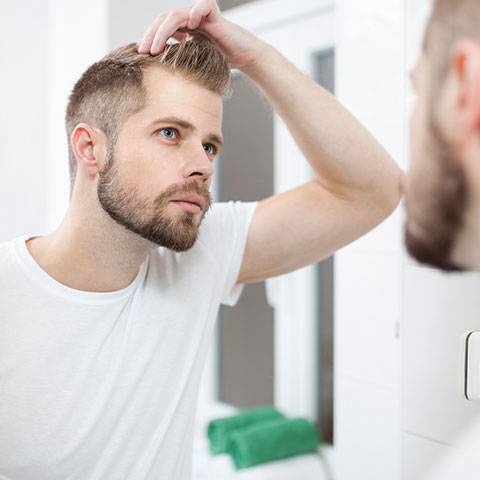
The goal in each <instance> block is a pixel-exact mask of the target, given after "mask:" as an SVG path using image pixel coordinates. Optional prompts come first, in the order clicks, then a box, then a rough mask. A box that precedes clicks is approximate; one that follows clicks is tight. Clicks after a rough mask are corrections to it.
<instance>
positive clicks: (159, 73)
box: [143, 68, 222, 125]
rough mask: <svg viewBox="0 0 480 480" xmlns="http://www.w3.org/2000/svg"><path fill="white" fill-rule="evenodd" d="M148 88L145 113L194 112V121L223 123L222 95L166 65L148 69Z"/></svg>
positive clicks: (192, 119) (192, 114)
mask: <svg viewBox="0 0 480 480" xmlns="http://www.w3.org/2000/svg"><path fill="white" fill-rule="evenodd" d="M143 81H144V86H145V88H146V91H147V102H146V107H145V109H144V110H145V113H147V114H152V115H159V114H161V115H162V116H165V114H176V115H180V114H183V115H187V116H193V118H191V121H192V122H193V121H194V120H197V121H206V122H208V123H216V124H218V125H221V120H222V98H221V96H220V95H219V94H217V93H215V92H212V91H210V90H208V89H207V88H205V87H202V86H200V85H198V84H196V83H194V82H192V81H190V80H187V79H186V78H185V77H183V76H182V75H181V74H178V73H171V72H169V71H166V70H165V69H162V68H150V69H148V70H146V71H145V73H144V79H143Z"/></svg>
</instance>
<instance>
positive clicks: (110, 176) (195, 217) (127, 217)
mask: <svg viewBox="0 0 480 480" xmlns="http://www.w3.org/2000/svg"><path fill="white" fill-rule="evenodd" d="M115 165H116V163H115V162H114V157H113V154H112V153H110V154H109V157H108V159H107V163H106V167H105V169H104V170H103V172H102V173H100V174H99V178H98V185H97V195H98V200H99V202H100V205H101V206H102V207H103V209H104V210H105V211H106V212H107V213H108V215H110V217H111V218H112V219H113V220H115V221H116V222H117V223H119V224H120V225H123V226H124V227H125V228H127V229H128V230H130V231H132V232H134V233H136V234H138V235H140V236H141V237H143V238H145V239H146V240H149V241H150V242H153V243H155V244H157V245H159V246H162V247H166V248H169V249H171V250H174V251H175V252H183V251H185V250H188V249H189V248H191V247H192V246H193V245H194V243H195V241H196V240H197V237H198V229H199V226H200V223H201V222H202V220H203V218H204V217H205V214H206V212H207V210H208V209H209V208H210V205H211V203H212V198H211V195H210V192H209V191H208V188H207V186H206V185H204V184H203V183H199V182H197V181H190V182H189V183H186V184H184V185H182V186H180V185H177V184H176V185H172V186H170V187H169V188H167V189H166V190H164V191H163V192H162V193H160V194H159V195H158V196H157V197H156V198H155V199H154V200H149V199H147V198H145V197H142V196H141V195H140V194H139V193H138V191H137V190H136V189H135V188H134V187H127V186H125V185H122V184H121V183H120V179H119V176H118V172H117V169H116V166H115ZM188 194H195V195H200V196H202V197H203V198H204V200H205V206H204V208H203V210H202V211H201V212H199V213H191V212H186V211H182V212H180V213H176V212H175V214H172V213H170V214H169V213H168V212H167V209H168V208H169V207H168V204H169V201H170V200H175V199H179V198H183V197H185V196H186V195H188Z"/></svg>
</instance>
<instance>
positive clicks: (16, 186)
mask: <svg viewBox="0 0 480 480" xmlns="http://www.w3.org/2000/svg"><path fill="white" fill-rule="evenodd" d="M47 4H48V2H47V1H46V0H25V1H23V2H17V1H16V0H5V1H2V2H1V3H0V42H1V44H2V49H1V52H0V62H1V65H2V77H1V88H0V106H1V109H2V115H0V144H1V153H0V243H2V242H5V241H7V240H9V239H10V238H12V237H14V236H18V235H23V234H26V233H30V232H38V231H42V230H43V229H44V228H45V220H46V215H47V213H46V209H45V205H46V197H47V187H46V179H47V174H46V169H45V162H46V159H47V155H46V148H47V138H46V128H45V122H44V116H45V112H46V110H47V107H48V103H47V100H46V95H45V92H46V89H47V67H46V64H47V60H48V51H47V49H46V48H45V45H46V43H47V32H48V25H49V22H48V9H47V8H46V7H47Z"/></svg>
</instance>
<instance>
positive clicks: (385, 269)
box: [334, 0, 405, 480]
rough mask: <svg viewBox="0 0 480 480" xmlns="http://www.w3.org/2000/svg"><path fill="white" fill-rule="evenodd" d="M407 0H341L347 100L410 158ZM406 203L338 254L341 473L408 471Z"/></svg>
mask: <svg viewBox="0 0 480 480" xmlns="http://www.w3.org/2000/svg"><path fill="white" fill-rule="evenodd" d="M404 15H405V13H404V5H403V1H402V0H381V1H379V0H365V1H362V2H358V1H356V0H339V1H338V2H337V24H338V25H337V65H336V78H337V83H336V92H337V97H338V98H339V100H340V101H341V102H342V103H343V104H344V105H345V106H346V107H347V108H348V109H349V110H350V111H351V112H352V113H353V114H354V115H355V116H356V117H357V118H358V119H359V120H360V121H361V122H362V123H363V124H364V125H365V126H366V127H367V128H368V129H369V130H370V132H371V133H372V134H373V135H374V136H375V137H376V138H377V139H378V140H379V141H380V143H381V144H382V145H383V146H384V147H385V148H386V149H387V151H388V152H389V153H390V154H391V155H392V157H393V158H394V159H395V160H396V161H397V163H398V164H399V165H400V166H401V167H405V123H404V109H405V107H404V98H405V71H404V35H403V32H404ZM401 224H402V212H401V209H400V208H399V209H397V211H396V212H395V213H394V214H393V215H392V216H391V217H390V218H389V219H388V220H387V221H386V222H384V223H383V224H381V225H380V226H379V227H378V228H376V229H375V230H373V231H372V232H371V233H369V234H368V235H366V236H365V237H363V238H361V239H360V240H358V241H357V242H355V243H353V244H351V245H350V246H348V247H346V248H344V249H342V250H341V251H339V252H338V253H336V255H335V265H336V268H335V425H334V436H335V440H334V448H335V462H336V463H335V473H336V476H335V479H336V480H349V479H352V478H362V479H363V478H365V479H366V478H368V479H369V480H386V479H388V480H400V478H401V477H400V470H401V461H402V457H401V435H400V431H401V414H400V412H401V409H400V406H401V373H400V372H401V370H400V369H401V340H400V335H401V321H402V309H403V305H402V302H403V296H402V268H403V261H404V260H403V258H404V257H403V250H402V243H401Z"/></svg>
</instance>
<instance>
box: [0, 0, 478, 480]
mask: <svg viewBox="0 0 480 480" xmlns="http://www.w3.org/2000/svg"><path fill="white" fill-rule="evenodd" d="M189 3H190V2H185V1H174V0H168V1H167V0H155V1H153V0H84V1H82V2H81V3H79V2H74V1H72V0H23V1H21V2H18V1H17V0H2V1H1V3H0V24H1V25H0V38H1V41H2V44H3V45H4V47H3V48H2V50H1V52H0V55H1V65H2V76H1V79H0V82H1V88H0V96H1V107H2V111H3V114H2V116H1V117H0V141H1V146H2V152H1V155H0V211H1V218H2V220H3V221H2V222H1V223H0V242H4V241H7V240H9V239H11V238H14V237H16V236H19V235H24V234H32V235H41V234H45V233H48V232H51V231H52V230H54V229H55V228H56V226H57V225H58V224H59V223H60V220H61V219H62V217H63V215H64V213H65V211H66V209H67V206H68V192H69V180H68V161H67V141H66V137H65V133H64V124H63V116H64V111H65V106H66V101H67V97H68V94H69V92H70V90H71V88H72V86H73V84H74V83H75V81H76V80H77V79H78V78H79V76H80V75H81V73H82V72H83V71H84V70H85V69H86V68H87V67H88V66H89V65H90V64H91V63H93V62H94V61H95V60H97V59H99V58H100V57H102V56H103V55H104V54H105V53H107V52H108V51H109V50H111V49H113V48H115V47H118V46H120V45H122V44H124V43H128V42H132V41H137V40H138V39H139V38H140V37H141V35H142V34H143V32H144V30H145V28H146V27H147V26H148V25H149V24H150V23H151V22H152V21H153V20H154V18H155V17H156V16H157V15H158V14H159V13H161V12H163V11H165V10H170V9H172V8H176V7H181V6H185V5H187V4H189ZM219 4H220V6H221V8H222V9H223V10H224V13H225V15H226V16H227V17H228V18H229V19H230V20H232V21H234V22H236V23H239V24H241V25H242V26H244V27H246V28H247V29H249V30H251V31H252V32H254V33H255V34H257V35H258V36H260V37H261V38H263V39H264V40H266V41H268V42H269V43H271V44H272V45H274V46H275V47H276V48H278V49H279V50H280V51H281V52H282V53H283V54H284V55H286V56H287V57H288V58H289V59H290V60H291V61H292V62H293V63H295V64H296V65H297V66H298V67H299V68H301V69H302V70H303V71H305V72H306V73H307V74H309V75H310V76H311V77H312V78H314V79H315V80H316V81H317V82H318V83H320V84H322V85H323V86H324V87H325V88H327V89H328V90H330V91H331V92H333V93H334V94H335V95H336V96H337V98H338V99H339V100H340V101H341V102H342V103H343V104H344V105H345V106H346V107H347V108H348V109H349V110H350V111H352V113H353V114H354V115H355V116H357V118H359V120H360V121H361V122H362V123H364V124H365V125H366V127H367V128H368V129H369V130H370V131H371V132H372V133H373V135H374V136H375V137H376V138H377V139H378V140H379V141H380V142H381V143H382V144H383V145H384V147H385V148H386V149H387V150H388V151H389V153H390V154H391V155H392V156H393V158H394V159H395V160H396V161H397V162H398V164H399V165H400V167H401V168H403V169H407V168H408V163H409V146H408V145H409V117H410V114H411V112H412V109H413V106H414V103H415V94H414V92H413V90H412V87H411V85H410V81H409V79H408V74H409V72H410V71H411V69H412V68H413V66H414V64H415V61H416V59H417V58H418V55H419V53H420V49H421V41H422V36H423V31H424V28H425V24H426V21H427V18H428V14H429V11H430V7H431V5H430V0H364V1H362V2H358V1H356V0H337V1H335V0H299V1H297V2H291V1H286V0H250V1H242V0H223V1H219ZM233 83H234V94H233V96H232V98H231V99H230V100H229V101H227V102H226V103H225V110H224V122H223V131H224V136H225V140H226V148H225V151H224V153H223V154H222V157H221V158H220V161H219V162H218V164H217V171H216V178H215V182H214V195H215V198H216V199H217V200H220V201H226V200H231V199H234V200H258V199H261V198H264V197H266V196H269V195H271V194H272V193H275V192H280V191H284V190H286V189H289V188H292V187H294V186H296V185H298V184H300V183H304V182H305V181H307V180H309V179H310V178H311V177H312V174H311V172H310V169H309V167H308V165H307V163H306V162H305V160H304V159H303V158H302V156H301V154H300V152H299V150H298V149H297V147H296V146H295V144H294V142H293V140H292V139H291V138H290V136H289V134H288V131H287V130H286V128H285V126H284V124H283V123H282V121H281V120H280V119H279V118H278V117H277V116H276V115H275V114H274V113H273V112H272V111H271V110H270V108H269V106H268V105H267V104H266V103H265V102H264V101H263V100H262V98H261V97H260V95H259V94H258V93H257V92H256V90H255V88H254V86H253V85H252V84H251V82H249V81H248V80H247V79H246V78H245V77H244V76H243V75H242V74H240V73H239V72H234V73H233ZM345 141H346V142H348V141H349V139H348V138H345ZM403 215H404V213H403V209H402V208H399V209H397V211H396V212H395V213H394V214H393V215H392V216H391V217H390V218H389V219H388V220H387V221H386V222H384V223H383V224H382V225H380V226H379V227H378V228H377V229H375V230H374V231H372V232H371V233H370V234H368V235H367V236H365V237H363V238H362V239H360V240H358V241H357V242H355V243H354V244H352V245H350V246H348V247H346V248H344V249H342V250H341V251H339V252H337V253H336V254H335V255H334V257H332V258H329V259H326V260H324V261H323V262H321V263H320V264H318V265H314V266H312V267H309V268H306V269H302V270H300V271H298V272H295V273H293V274H290V275H285V276H282V277H279V278H277V279H273V280H270V281H267V282H266V283H258V284H253V285H249V286H247V288H246V289H245V292H244V295H243V297H242V299H241V301H240V302H239V304H238V305H237V306H236V307H235V308H230V307H224V308H222V310H221V312H220V316H219V321H218V324H217V329H216V333H215V339H214V342H213V344H212V349H211V353H210V355H209V359H208V363H207V365H206V368H205V372H204V377H203V381H202V389H201V395H200V399H199V406H198V418H199V420H198V422H199V427H198V432H199V441H200V436H201V434H203V432H204V430H203V428H204V424H203V423H202V422H204V419H206V418H210V417H211V416H214V415H216V414H217V415H218V414H219V413H220V412H226V411H230V410H229V409H234V408H239V407H251V406H257V405H267V404H274V405H275V406H276V407H277V408H278V409H279V410H281V411H282V412H284V413H285V414H287V415H292V416H304V417H307V418H309V419H310V420H312V421H313V422H314V423H315V425H316V427H317V429H318V432H319V434H320V435H321V436H322V438H323V446H322V449H321V450H322V454H323V456H324V458H323V460H322V461H323V462H325V463H326V464H328V468H329V470H330V471H331V473H332V476H333V478H334V479H335V480H351V479H353V478H359V479H368V480H400V479H402V480H416V479H419V480H420V479H422V478H424V476H425V474H426V472H427V471H428V469H429V468H430V466H431V464H432V463H433V462H435V461H436V460H437V459H438V458H439V457H441V456H444V455H447V454H448V453H449V452H451V451H452V450H453V449H456V448H461V447H462V446H461V445H460V444H459V443H458V441H457V439H456V438H457V434H458V433H459V432H460V431H461V430H462V429H463V428H464V427H465V426H466V425H468V424H469V423H471V422H472V420H473V419H474V418H476V417H477V416H478V415H479V414H480V407H479V405H478V404H476V403H473V402H468V401H467V400H466V399H465V398H464V397H463V396H462V392H461V385H460V386H459V379H461V374H460V369H459V364H461V360H462V358H461V355H462V348H461V342H460V338H461V335H462V334H463V333H464V332H468V331H471V330H478V329H479V321H478V318H477V312H478V311H479V310H480V298H479V296H478V294H477V292H478V288H479V286H480V282H479V279H478V276H477V275H475V274H467V275H461V276H459V275H448V276H447V275H444V274H442V273H439V272H437V271H435V270H433V269H430V268H425V267H420V266H418V265H417V264H415V263H414V262H413V260H412V259H410V258H409V257H408V256H407V254H406V253H405V251H404V249H403V245H402V228H403ZM196 454H197V455H198V458H197V459H196V470H195V472H196V478H222V480H225V479H226V478H227V477H226V476H224V477H220V476H218V477H214V476H212V475H211V476H208V474H207V473H206V472H208V471H209V470H208V469H209V468H210V467H209V465H208V461H209V459H208V458H207V457H201V455H202V453H201V449H200V448H198V449H197V450H196ZM264 471H265V472H267V470H264ZM311 471H312V478H321V477H320V473H318V475H316V474H315V472H314V470H313V467H312V470H311ZM319 472H320V470H319ZM313 474H315V475H316V476H315V475H313ZM244 476H245V475H244ZM245 478H247V477H246V476H245ZM252 478H253V477H252ZM255 478H273V477H269V476H268V473H265V476H264V477H260V476H258V477H255ZM275 478H280V477H279V476H277V477H275ZM288 478H291V477H288ZM301 478H302V479H303V478H305V479H306V478H307V477H305V476H302V477H301Z"/></svg>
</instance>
